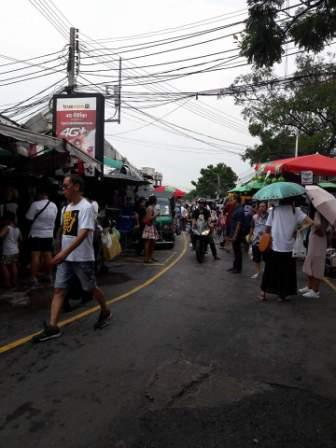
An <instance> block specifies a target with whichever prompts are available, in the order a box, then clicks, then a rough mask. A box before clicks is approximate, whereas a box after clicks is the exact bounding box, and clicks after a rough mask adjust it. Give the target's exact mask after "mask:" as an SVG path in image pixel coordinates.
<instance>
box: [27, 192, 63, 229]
mask: <svg viewBox="0 0 336 448" xmlns="http://www.w3.org/2000/svg"><path fill="white" fill-rule="evenodd" d="M47 202H48V199H42V200H40V201H34V202H33V203H32V205H31V206H30V208H29V210H28V212H27V213H26V218H27V219H29V220H30V221H32V220H33V219H34V217H35V216H36V214H37V213H38V212H39V211H40V210H42V209H43V208H44V207H45V206H46V204H47ZM56 217H57V207H56V204H54V203H53V202H49V204H48V206H47V207H46V208H45V209H44V210H43V212H42V213H40V214H39V215H38V217H37V218H36V219H35V221H34V222H33V224H32V226H31V229H30V232H29V236H31V237H32V238H52V237H53V236H54V227H55V221H56Z"/></svg>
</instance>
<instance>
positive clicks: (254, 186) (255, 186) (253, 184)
mask: <svg viewBox="0 0 336 448" xmlns="http://www.w3.org/2000/svg"><path fill="white" fill-rule="evenodd" d="M264 186H265V183H264V182H261V181H260V180H251V181H250V182H249V183H248V184H246V185H245V187H246V188H248V190H260V188H263V187H264Z"/></svg>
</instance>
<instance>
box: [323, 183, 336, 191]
mask: <svg viewBox="0 0 336 448" xmlns="http://www.w3.org/2000/svg"><path fill="white" fill-rule="evenodd" d="M319 187H321V188H323V189H324V190H336V184H335V183H333V182H321V183H319Z"/></svg>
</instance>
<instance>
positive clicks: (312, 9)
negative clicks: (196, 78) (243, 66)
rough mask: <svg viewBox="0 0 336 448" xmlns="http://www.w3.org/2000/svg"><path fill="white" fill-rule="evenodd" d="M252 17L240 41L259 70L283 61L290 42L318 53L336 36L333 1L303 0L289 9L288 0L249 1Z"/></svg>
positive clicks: (248, 20) (246, 55)
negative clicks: (286, 46)
mask: <svg viewBox="0 0 336 448" xmlns="http://www.w3.org/2000/svg"><path fill="white" fill-rule="evenodd" d="M248 5H249V17H248V19H247V21H246V28H245V32H244V34H243V38H242V40H241V42H240V47H241V54H242V55H243V56H245V57H247V59H248V61H249V63H251V64H252V63H253V64H254V65H255V66H256V67H271V66H272V65H273V64H274V63H276V62H280V61H281V58H282V56H283V54H284V47H285V45H286V42H287V41H291V40H292V41H294V44H295V45H297V46H298V47H299V48H303V49H305V50H307V51H312V52H314V53H318V52H320V51H321V50H323V48H324V47H325V45H327V44H328V43H329V42H330V41H331V40H332V39H333V38H334V36H335V33H336V2H335V1H334V0H332V1H331V0H310V1H303V0H301V1H300V2H299V4H297V5H295V6H294V7H293V8H290V9H286V8H285V6H286V3H285V0H248Z"/></svg>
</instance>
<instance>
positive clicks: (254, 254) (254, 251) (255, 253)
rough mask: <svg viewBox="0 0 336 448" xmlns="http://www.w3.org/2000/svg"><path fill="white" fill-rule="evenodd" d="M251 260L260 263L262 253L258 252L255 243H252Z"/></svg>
mask: <svg viewBox="0 0 336 448" xmlns="http://www.w3.org/2000/svg"><path fill="white" fill-rule="evenodd" d="M252 260H253V261H254V262H255V263H261V262H262V260H263V254H262V253H261V252H260V250H259V247H258V245H257V244H252Z"/></svg>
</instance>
